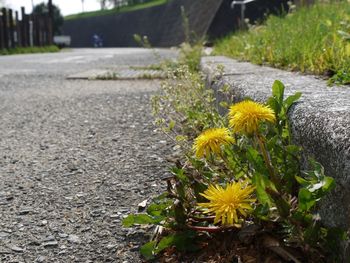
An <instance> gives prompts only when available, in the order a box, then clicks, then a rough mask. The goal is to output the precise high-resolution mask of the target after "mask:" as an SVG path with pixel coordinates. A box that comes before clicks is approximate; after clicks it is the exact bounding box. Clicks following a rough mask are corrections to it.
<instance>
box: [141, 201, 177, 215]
mask: <svg viewBox="0 0 350 263" xmlns="http://www.w3.org/2000/svg"><path fill="white" fill-rule="evenodd" d="M171 204H172V202H171V201H170V200H169V201H167V202H163V203H160V204H155V203H153V204H151V205H150V206H149V207H148V208H147V214H149V215H151V216H155V217H160V216H165V215H166V210H167V209H168V208H169V207H170V206H171Z"/></svg>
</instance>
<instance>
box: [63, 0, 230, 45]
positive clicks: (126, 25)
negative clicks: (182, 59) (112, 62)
mask: <svg viewBox="0 0 350 263" xmlns="http://www.w3.org/2000/svg"><path fill="white" fill-rule="evenodd" d="M222 1H223V0H172V1H170V2H168V4H165V5H161V6H155V7H151V8H147V9H142V10H138V11H133V12H127V13H121V14H112V15H106V16H98V17H90V18H81V19H75V20H68V21H65V23H64V25H63V34H66V35H70V36H71V37H72V44H71V46H72V47H89V46H92V35H93V34H94V33H96V34H98V35H100V36H102V38H103V42H104V46H105V47H115V46H119V47H127V46H128V47H132V46H138V44H137V43H136V42H135V41H134V38H133V35H134V34H139V35H142V36H144V35H146V36H147V37H148V38H149V41H150V43H151V44H152V45H153V46H174V45H178V44H180V43H182V42H183V41H184V40H185V36H184V30H183V25H182V18H181V6H184V8H185V12H186V15H187V17H188V18H189V21H190V29H191V31H193V32H194V33H195V34H196V35H197V36H200V37H201V36H204V35H205V34H206V32H207V31H208V29H209V26H210V25H211V23H212V20H213V19H214V17H215V14H216V12H217V10H218V9H219V7H220V5H221V3H222Z"/></svg>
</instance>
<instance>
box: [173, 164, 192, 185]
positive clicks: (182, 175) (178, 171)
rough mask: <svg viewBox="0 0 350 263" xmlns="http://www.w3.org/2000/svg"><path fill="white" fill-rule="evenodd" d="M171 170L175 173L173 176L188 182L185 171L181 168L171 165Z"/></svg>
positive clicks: (185, 182)
mask: <svg viewBox="0 0 350 263" xmlns="http://www.w3.org/2000/svg"><path fill="white" fill-rule="evenodd" d="M171 172H172V173H173V174H174V175H175V177H176V178H177V179H178V180H179V181H181V182H182V183H184V184H187V183H188V181H189V180H188V177H187V176H186V175H185V171H184V170H183V169H180V168H177V167H173V168H171Z"/></svg>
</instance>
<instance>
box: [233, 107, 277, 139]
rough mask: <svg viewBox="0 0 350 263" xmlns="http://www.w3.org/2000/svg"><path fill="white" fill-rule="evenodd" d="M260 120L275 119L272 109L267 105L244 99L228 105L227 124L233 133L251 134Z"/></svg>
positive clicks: (257, 127) (272, 121)
mask: <svg viewBox="0 0 350 263" xmlns="http://www.w3.org/2000/svg"><path fill="white" fill-rule="evenodd" d="M262 121H267V122H271V123H274V122H275V121H276V117H275V113H274V111H273V110H272V109H271V108H270V107H268V106H264V105H263V104H261V103H257V102H254V101H250V100H245V101H242V102H239V103H237V104H234V105H232V106H231V107H230V111H229V124H230V126H231V127H232V128H233V131H234V132H235V133H244V134H253V133H255V132H257V131H258V129H259V123H260V122H262Z"/></svg>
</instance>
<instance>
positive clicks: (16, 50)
mask: <svg viewBox="0 0 350 263" xmlns="http://www.w3.org/2000/svg"><path fill="white" fill-rule="evenodd" d="M58 51H60V49H59V48H58V47H57V46H54V45H52V46H45V47H18V48H11V49H0V55H15V54H30V53H51V52H58Z"/></svg>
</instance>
